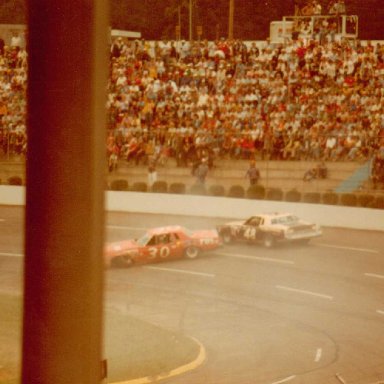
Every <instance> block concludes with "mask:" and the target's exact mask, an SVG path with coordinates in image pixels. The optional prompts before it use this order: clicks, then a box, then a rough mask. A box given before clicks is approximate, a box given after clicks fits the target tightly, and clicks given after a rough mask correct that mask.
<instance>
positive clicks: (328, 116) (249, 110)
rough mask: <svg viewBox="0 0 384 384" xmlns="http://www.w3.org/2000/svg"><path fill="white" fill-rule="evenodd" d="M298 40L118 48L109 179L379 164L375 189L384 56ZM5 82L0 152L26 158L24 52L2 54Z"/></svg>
mask: <svg viewBox="0 0 384 384" xmlns="http://www.w3.org/2000/svg"><path fill="white" fill-rule="evenodd" d="M315 3H316V1H315V2H313V6H315V5H316V4H315ZM295 31H296V32H298V33H297V35H294V36H293V38H290V39H285V41H284V43H282V44H273V43H272V42H270V41H268V40H267V41H265V42H256V41H254V42H252V41H242V40H238V39H234V40H228V39H219V40H216V41H206V40H201V41H184V40H178V41H172V40H162V41H147V40H144V39H136V40H130V39H128V38H124V37H116V38H114V39H113V41H111V50H110V68H109V82H108V90H109V93H108V100H107V108H108V125H107V126H108V134H107V142H106V149H107V156H108V159H109V162H110V169H111V171H113V169H114V167H115V166H116V165H117V163H118V162H119V161H127V162H129V163H130V164H131V165H132V166H135V165H141V164H147V163H148V160H149V159H156V161H158V162H159V163H163V164H165V163H166V162H167V159H168V158H170V157H171V158H174V159H176V162H177V165H178V166H185V167H188V166H191V165H192V164H194V163H196V161H199V160H201V159H207V160H208V163H209V165H210V166H212V165H213V164H214V161H215V159H217V158H228V159H234V160H235V159H249V160H253V159H274V160H282V161H287V160H310V161H361V162H365V161H368V160H372V163H373V166H372V167H371V169H372V172H371V174H372V178H373V179H374V181H375V183H374V185H375V186H378V185H380V183H383V181H384V180H383V178H384V176H383V172H382V171H377V169H378V167H379V166H381V167H382V165H380V164H382V163H383V159H384V45H383V44H381V43H378V42H374V43H373V42H370V41H365V42H362V41H359V40H351V39H345V38H343V37H342V36H340V35H338V34H337V30H336V31H330V30H328V32H327V33H325V34H324V33H320V32H319V31H316V34H312V35H308V33H307V31H304V30H298V29H297V28H296V29H295ZM334 32H335V33H334ZM0 71H1V75H2V76H1V80H0V82H1V89H0V148H1V150H2V152H3V154H18V155H23V154H24V153H25V151H26V148H27V138H26V122H25V116H26V115H25V110H26V84H27V53H26V50H25V49H24V48H22V47H21V46H20V45H19V44H18V42H17V40H13V41H11V43H10V44H9V45H5V44H4V42H2V44H0ZM373 159H374V161H373Z"/></svg>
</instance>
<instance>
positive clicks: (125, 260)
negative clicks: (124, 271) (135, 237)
mask: <svg viewBox="0 0 384 384" xmlns="http://www.w3.org/2000/svg"><path fill="white" fill-rule="evenodd" d="M111 264H112V266H113V267H117V268H129V267H131V266H132V265H133V260H132V258H131V257H130V256H128V255H122V256H119V257H115V258H114V259H113V260H112V263H111Z"/></svg>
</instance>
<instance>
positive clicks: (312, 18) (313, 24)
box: [279, 14, 359, 39]
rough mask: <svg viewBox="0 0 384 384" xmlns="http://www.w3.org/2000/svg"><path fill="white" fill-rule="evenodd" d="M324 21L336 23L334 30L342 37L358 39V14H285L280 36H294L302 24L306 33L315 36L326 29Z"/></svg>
mask: <svg viewBox="0 0 384 384" xmlns="http://www.w3.org/2000/svg"><path fill="white" fill-rule="evenodd" d="M324 21H326V22H328V26H329V27H330V25H331V23H332V24H334V26H335V28H336V29H335V30H334V32H335V33H336V34H337V35H339V36H340V37H344V38H348V39H357V37H358V30H359V18H358V16H356V15H337V14H332V15H304V16H284V17H283V21H282V25H281V31H280V33H279V34H280V36H281V37H283V38H286V39H289V38H291V37H292V35H293V34H294V33H295V32H298V33H300V32H302V33H303V31H300V26H305V28H306V29H305V31H304V32H305V33H303V34H305V35H308V36H315V35H317V34H319V33H320V32H321V30H322V29H323V30H324V29H325V28H326V26H325V25H324Z"/></svg>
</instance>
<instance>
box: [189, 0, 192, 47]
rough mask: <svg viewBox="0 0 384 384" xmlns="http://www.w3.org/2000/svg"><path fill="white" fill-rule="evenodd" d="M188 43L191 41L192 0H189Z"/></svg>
mask: <svg viewBox="0 0 384 384" xmlns="http://www.w3.org/2000/svg"><path fill="white" fill-rule="evenodd" d="M189 41H192V0H189Z"/></svg>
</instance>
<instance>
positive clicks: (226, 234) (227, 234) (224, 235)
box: [220, 231, 233, 244]
mask: <svg viewBox="0 0 384 384" xmlns="http://www.w3.org/2000/svg"><path fill="white" fill-rule="evenodd" d="M220 237H221V239H222V240H223V243H224V244H230V243H232V241H233V238H232V235H231V233H230V232H229V231H226V232H224V233H222V234H221V235H220Z"/></svg>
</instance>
